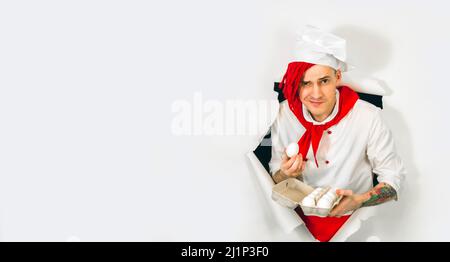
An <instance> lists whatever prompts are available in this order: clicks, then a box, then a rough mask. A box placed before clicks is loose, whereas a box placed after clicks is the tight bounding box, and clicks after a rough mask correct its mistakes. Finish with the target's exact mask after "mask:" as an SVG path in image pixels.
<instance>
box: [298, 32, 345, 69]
mask: <svg viewBox="0 0 450 262" xmlns="http://www.w3.org/2000/svg"><path fill="white" fill-rule="evenodd" d="M294 58H295V60H296V61H301V62H308V63H312V64H318V65H326V66H330V67H332V68H334V69H336V70H337V69H340V70H341V71H343V72H345V71H348V70H351V69H353V68H354V67H353V66H351V65H348V64H347V63H346V59H347V52H346V41H345V39H343V38H340V37H338V36H336V35H333V34H331V33H328V32H325V31H323V30H320V29H319V28H316V27H314V26H311V25H307V26H305V27H304V28H302V29H301V30H300V31H299V32H298V36H297V45H296V48H295V53H294Z"/></svg>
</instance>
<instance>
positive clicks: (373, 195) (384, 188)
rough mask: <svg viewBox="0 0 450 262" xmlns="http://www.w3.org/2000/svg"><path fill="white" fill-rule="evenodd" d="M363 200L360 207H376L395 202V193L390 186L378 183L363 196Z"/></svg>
mask: <svg viewBox="0 0 450 262" xmlns="http://www.w3.org/2000/svg"><path fill="white" fill-rule="evenodd" d="M365 199H366V200H365V201H364V202H363V204H362V207H368V206H376V205H379V204H382V203H385V202H388V201H391V200H394V199H395V200H397V192H396V191H395V189H394V188H393V187H392V186H390V185H388V184H386V183H380V184H378V185H377V186H376V187H374V188H373V189H372V190H370V191H369V192H367V193H366V194H365Z"/></svg>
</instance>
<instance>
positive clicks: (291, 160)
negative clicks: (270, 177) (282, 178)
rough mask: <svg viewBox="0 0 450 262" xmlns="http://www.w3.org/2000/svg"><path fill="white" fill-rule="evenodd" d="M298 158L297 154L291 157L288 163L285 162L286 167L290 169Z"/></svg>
mask: <svg viewBox="0 0 450 262" xmlns="http://www.w3.org/2000/svg"><path fill="white" fill-rule="evenodd" d="M296 159H297V156H293V157H291V158H290V159H289V160H288V161H287V162H286V163H284V168H285V169H289V168H290V167H291V166H292V164H294V162H295V160H296Z"/></svg>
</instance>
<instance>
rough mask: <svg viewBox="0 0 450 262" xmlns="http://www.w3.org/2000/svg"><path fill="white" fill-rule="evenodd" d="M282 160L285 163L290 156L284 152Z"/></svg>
mask: <svg viewBox="0 0 450 262" xmlns="http://www.w3.org/2000/svg"><path fill="white" fill-rule="evenodd" d="M281 160H282V161H283V162H285V161H287V160H288V155H287V154H286V152H283V155H282V156H281Z"/></svg>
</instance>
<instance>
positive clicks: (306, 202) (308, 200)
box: [302, 196, 316, 207]
mask: <svg viewBox="0 0 450 262" xmlns="http://www.w3.org/2000/svg"><path fill="white" fill-rule="evenodd" d="M315 204H316V203H315V202H314V198H312V197H309V196H307V197H305V198H303V200H302V205H303V206H307V207H313V206H315Z"/></svg>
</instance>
